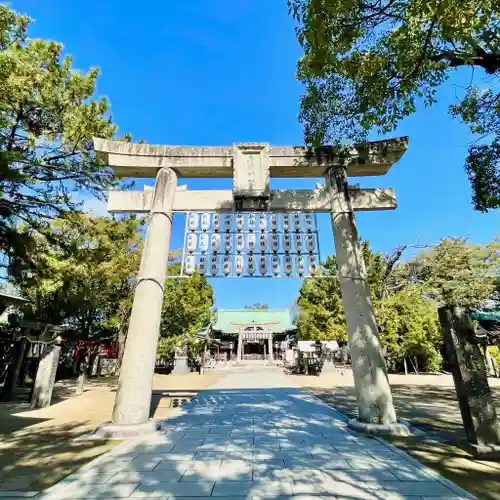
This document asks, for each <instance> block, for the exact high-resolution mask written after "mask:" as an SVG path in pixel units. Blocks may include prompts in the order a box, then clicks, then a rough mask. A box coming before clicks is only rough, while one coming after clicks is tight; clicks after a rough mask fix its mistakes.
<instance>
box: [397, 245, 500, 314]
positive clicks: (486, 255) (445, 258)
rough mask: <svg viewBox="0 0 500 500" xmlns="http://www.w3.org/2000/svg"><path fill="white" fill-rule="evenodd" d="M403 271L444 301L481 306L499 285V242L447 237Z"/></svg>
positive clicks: (467, 306) (467, 305)
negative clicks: (470, 241)
mask: <svg viewBox="0 0 500 500" xmlns="http://www.w3.org/2000/svg"><path fill="white" fill-rule="evenodd" d="M402 271H403V273H402V274H403V276H406V280H407V281H409V282H411V281H413V282H415V281H418V282H420V283H422V284H423V285H424V286H425V288H426V290H427V293H428V294H429V295H431V296H433V297H434V298H435V299H436V300H438V301H439V302H440V303H442V304H445V305H448V306H461V307H466V308H480V307H481V306H482V305H483V303H484V301H485V300H486V299H487V298H489V297H492V296H493V295H494V294H495V292H496V290H497V287H498V279H499V276H500V243H499V242H498V241H494V242H492V243H489V244H488V245H477V244H471V243H468V241H467V239H466V238H445V239H443V240H441V241H440V242H439V244H438V245H436V246H435V247H434V248H432V249H430V250H427V251H425V252H423V253H422V254H420V255H419V256H417V257H416V259H414V260H413V261H411V262H409V263H408V264H406V265H405V267H403V268H402Z"/></svg>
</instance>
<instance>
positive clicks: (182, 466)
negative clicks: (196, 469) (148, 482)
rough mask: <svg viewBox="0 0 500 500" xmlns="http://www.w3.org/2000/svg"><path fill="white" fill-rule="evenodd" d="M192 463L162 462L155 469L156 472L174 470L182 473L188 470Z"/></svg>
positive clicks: (182, 461)
mask: <svg viewBox="0 0 500 500" xmlns="http://www.w3.org/2000/svg"><path fill="white" fill-rule="evenodd" d="M192 463H193V462H192V461H190V460H179V461H177V460H162V461H161V462H160V463H159V464H158V465H157V466H156V467H155V468H154V470H155V471H158V470H176V471H179V472H184V471H185V470H186V469H188V468H189V467H190V466H191V464H192Z"/></svg>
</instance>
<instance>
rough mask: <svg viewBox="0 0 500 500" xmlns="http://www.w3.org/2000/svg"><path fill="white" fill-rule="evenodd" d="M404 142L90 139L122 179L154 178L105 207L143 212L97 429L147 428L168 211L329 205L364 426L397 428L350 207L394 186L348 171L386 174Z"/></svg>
mask: <svg viewBox="0 0 500 500" xmlns="http://www.w3.org/2000/svg"><path fill="white" fill-rule="evenodd" d="M406 148H407V138H398V139H391V140H386V141H378V142H371V143H363V144H359V145H353V146H346V147H344V148H343V149H341V150H332V149H330V148H326V147H325V148H320V149H317V150H311V149H308V148H305V147H291V146H285V147H281V146H278V147H277V146H273V147H272V146H270V145H269V144H267V143H237V144H234V145H233V146H228V147H213V146H212V147H176V146H154V145H149V144H132V143H126V142H118V141H111V140H105V139H99V138H95V139H94V149H95V151H96V153H97V154H98V156H99V157H100V158H101V159H102V160H103V161H104V162H105V163H106V164H107V165H109V166H111V167H112V168H113V169H114V171H115V173H116V175H118V176H120V177H141V178H152V177H156V183H155V187H154V188H151V187H146V188H144V190H143V191H123V190H111V191H110V192H109V198H108V211H109V212H111V213H127V212H132V213H148V214H149V215H150V219H149V226H148V229H147V233H146V242H145V245H144V250H143V255H142V259H141V265H140V270H139V274H138V278H137V286H136V291H135V296H134V303H133V307H132V313H131V317H130V324H129V330H128V335H127V341H126V345H125V352H124V357H123V362H122V368H121V373H120V380H119V387H118V392H117V396H116V401H115V406H114V410H113V419H112V424H111V425H108V426H106V428H105V429H104V433H108V434H109V433H111V434H115V435H120V434H122V435H123V434H126V433H134V432H145V431H146V430H147V429H150V428H154V424H152V423H151V422H150V421H149V408H150V401H151V389H152V376H153V373H154V366H155V357H156V348H157V341H158V332H159V326H160V319H161V310H162V304H163V291H164V283H165V279H166V276H167V262H168V253H169V244H170V233H171V226H172V221H173V217H172V214H173V213H174V212H189V211H206V212H211V211H215V212H234V211H271V212H297V211H304V212H329V213H331V217H332V227H333V233H334V239H335V253H336V257H337V265H338V271H339V280H340V287H341V291H342V301H343V304H344V309H345V315H346V323H347V330H348V338H349V345H350V349H351V356H352V366H353V374H354V380H355V386H356V399H357V405H358V410H359V418H358V419H357V420H356V421H353V422H351V425H353V426H354V427H357V428H362V429H365V430H370V431H371V432H376V431H381V432H398V433H401V432H404V431H405V428H403V426H401V425H400V424H398V423H397V420H396V414H395V411H394V406H393V403H392V396H391V391H390V387H389V382H388V377H387V370H386V367H385V361H384V358H383V353H382V349H381V346H380V342H379V338H378V329H377V325H376V323H375V317H374V314H373V307H372V304H371V300H370V290H369V285H368V283H367V280H366V269H365V264H364V261H363V256H362V253H361V247H360V243H359V238H358V233H357V230H356V226H355V222H354V212H355V211H366V210H392V209H395V208H396V198H395V194H394V191H393V190H392V189H389V188H384V189H360V188H359V187H358V186H349V184H348V180H347V179H348V177H349V176H350V177H364V176H372V175H383V174H385V173H387V172H388V170H389V169H390V168H391V166H392V165H393V164H394V163H395V162H397V161H398V160H399V159H400V157H401V156H402V155H403V154H404V152H405V151H406ZM322 176H324V178H325V183H324V184H323V185H317V186H316V188H315V189H293V190H272V189H271V186H270V179H271V178H272V177H280V178H283V177H322ZM178 177H181V178H193V177H212V178H217V177H222V178H224V177H225V178H228V177H229V178H231V177H232V178H233V179H234V185H233V189H232V190H187V189H186V187H185V186H177V179H178Z"/></svg>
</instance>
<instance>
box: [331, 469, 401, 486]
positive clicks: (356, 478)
mask: <svg viewBox="0 0 500 500" xmlns="http://www.w3.org/2000/svg"><path fill="white" fill-rule="evenodd" d="M323 475H324V476H325V478H326V479H327V480H332V481H342V482H344V483H351V484H357V483H359V482H371V481H376V482H378V481H399V479H398V478H397V477H396V476H395V475H394V474H393V473H392V472H391V471H390V470H385V469H380V470H366V471H358V470H323Z"/></svg>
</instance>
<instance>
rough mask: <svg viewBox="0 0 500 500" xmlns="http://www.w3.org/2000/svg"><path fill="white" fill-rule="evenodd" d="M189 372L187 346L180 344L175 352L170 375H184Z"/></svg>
mask: <svg viewBox="0 0 500 500" xmlns="http://www.w3.org/2000/svg"><path fill="white" fill-rule="evenodd" d="M190 372H191V369H190V368H189V362H188V349H187V345H186V344H182V345H181V346H179V347H178V348H177V349H176V350H175V359H174V369H173V370H172V373H173V374H175V375H184V374H186V373H190Z"/></svg>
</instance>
